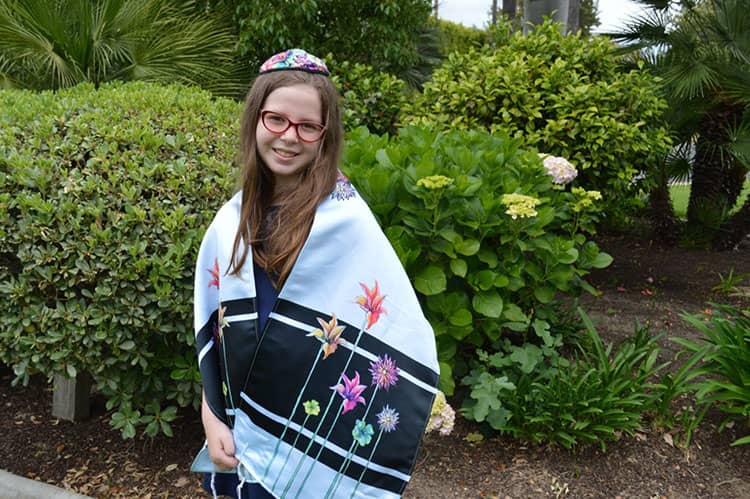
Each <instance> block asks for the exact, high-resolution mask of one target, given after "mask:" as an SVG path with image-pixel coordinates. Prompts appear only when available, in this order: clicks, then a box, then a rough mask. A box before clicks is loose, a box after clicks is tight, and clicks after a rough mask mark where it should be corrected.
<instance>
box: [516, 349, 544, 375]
mask: <svg viewBox="0 0 750 499" xmlns="http://www.w3.org/2000/svg"><path fill="white" fill-rule="evenodd" d="M542 357H543V353H542V349H541V348H539V347H538V346H536V345H531V344H526V345H524V346H523V347H513V352H512V353H511V354H510V359H511V360H512V361H513V362H515V363H517V364H518V365H519V367H520V368H521V371H523V372H524V373H526V374H529V373H531V372H532V371H533V370H534V368H535V367H536V366H537V364H538V363H539V362H540V361H541V360H542Z"/></svg>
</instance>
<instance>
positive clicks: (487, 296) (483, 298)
mask: <svg viewBox="0 0 750 499" xmlns="http://www.w3.org/2000/svg"><path fill="white" fill-rule="evenodd" d="M471 304H472V306H473V307H474V310H476V311H477V312H479V313H480V314H482V315H484V316H485V317H492V318H495V319H496V318H498V317H500V315H501V314H502V313H503V299H502V297H501V296H500V294H499V293H497V292H496V291H485V292H482V293H477V294H476V295H474V298H473V299H472V301H471Z"/></svg>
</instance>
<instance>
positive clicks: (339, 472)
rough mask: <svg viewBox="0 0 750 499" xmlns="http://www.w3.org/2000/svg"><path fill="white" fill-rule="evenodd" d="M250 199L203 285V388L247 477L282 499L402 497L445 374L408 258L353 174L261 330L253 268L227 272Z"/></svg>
mask: <svg viewBox="0 0 750 499" xmlns="http://www.w3.org/2000/svg"><path fill="white" fill-rule="evenodd" d="M240 200H241V196H240V193H238V194H236V195H235V196H234V197H233V198H232V199H231V200H230V201H229V202H228V203H227V204H226V205H224V206H223V207H222V208H221V209H220V210H219V212H218V213H217V215H216V217H215V219H214V221H213V222H212V223H211V225H210V227H209V228H208V230H207V232H206V235H205V237H204V240H203V243H202V245H201V249H200V252H199V256H198V262H197V266H196V280H195V331H196V348H197V351H198V359H199V365H200V369H201V376H202V378H203V383H204V390H205V393H206V398H207V400H208V403H209V406H210V408H211V410H212V411H213V412H214V413H215V414H216V415H217V416H219V417H220V418H221V419H222V420H224V421H225V422H226V423H227V424H228V425H230V426H232V427H233V432H234V438H235V447H236V450H237V454H236V457H237V458H238V459H239V461H240V463H241V464H240V467H239V471H240V475H241V476H243V477H245V478H247V479H250V480H253V481H258V482H260V484H261V485H262V486H263V487H264V488H266V489H267V490H268V491H269V492H271V494H272V495H274V496H275V497H295V498H321V497H337V498H338V497H399V496H400V495H401V493H402V491H403V488H404V487H405V486H406V484H407V483H408V481H409V478H410V476H411V471H412V468H413V465H414V462H415V460H416V455H417V449H418V445H419V442H420V438H421V436H422V434H423V432H424V428H425V426H426V424H427V420H428V418H429V414H430V408H431V406H432V401H433V398H434V395H435V393H436V387H437V383H438V379H439V372H438V363H437V354H436V348H435V340H434V335H433V332H432V328H431V327H430V325H429V323H428V322H427V320H426V319H425V317H424V315H423V313H422V311H421V308H420V304H419V301H418V300H417V297H416V295H415V294H414V291H413V289H412V287H411V284H410V282H409V279H408V277H407V275H406V273H405V272H404V270H403V267H402V266H401V264H400V262H399V260H398V257H397V255H396V253H395V252H394V250H393V248H392V247H391V245H390V244H389V242H388V240H387V238H386V237H385V235H384V234H383V232H382V231H381V229H380V227H379V226H378V224H377V221H376V220H375V218H374V216H373V215H372V213H371V212H370V210H369V208H368V207H367V205H366V203H365V202H364V201H363V200H362V199H361V198H360V197H359V196H358V194H357V193H356V191H355V189H354V188H353V187H352V185H351V184H350V183H349V181H348V179H346V177H344V176H343V175H340V176H339V180H338V182H337V185H336V188H335V190H334V191H333V193H331V195H330V196H329V197H328V198H327V199H326V200H325V201H324V202H323V203H321V205H320V206H319V207H318V210H317V212H316V215H315V220H314V222H313V225H312V229H311V231H310V234H309V236H308V238H307V240H306V242H305V244H304V246H303V248H302V251H301V252H300V255H299V257H298V259H297V261H296V263H295V265H294V267H293V269H292V272H291V273H290V275H289V277H288V279H287V281H286V283H285V284H284V286H283V288H282V289H281V291H280V293H279V297H278V300H277V301H276V304H275V305H274V308H273V312H272V313H271V315H270V317H269V320H268V323H267V324H266V327H265V330H264V331H262V332H260V331H257V310H256V309H255V285H254V277H253V268H252V261H251V258H249V257H248V259H247V263H246V265H245V266H244V268H243V269H241V272H240V275H239V276H237V275H228V274H227V269H229V268H230V263H231V262H230V257H231V251H232V246H233V242H234V238H235V234H236V233H237V226H238V221H239V214H240Z"/></svg>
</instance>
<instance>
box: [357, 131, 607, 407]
mask: <svg viewBox="0 0 750 499" xmlns="http://www.w3.org/2000/svg"><path fill="white" fill-rule="evenodd" d="M520 143H521V141H520V140H519V139H510V138H509V137H507V136H502V135H501V134H497V135H496V136H492V135H490V134H488V133H486V132H480V131H460V130H455V131H450V132H447V133H445V134H441V133H438V132H435V131H433V130H427V129H420V128H413V127H407V128H404V129H402V130H401V131H400V133H399V135H398V137H396V138H392V139H389V138H387V137H379V136H375V135H370V134H369V133H368V132H367V130H365V129H359V130H356V131H355V132H353V133H351V134H350V135H349V142H348V144H347V149H346V158H345V163H344V164H345V171H346V172H347V173H349V174H350V175H351V179H352V182H354V184H355V185H356V186H357V189H358V190H359V192H360V193H361V194H362V196H363V197H364V198H365V199H366V200H367V201H368V203H369V204H370V206H371V208H372V209H373V211H374V213H375V215H376V216H377V217H378V219H379V221H380V224H381V226H382V227H383V228H384V230H385V233H386V235H387V236H388V238H389V239H390V241H391V243H392V244H393V245H394V247H395V249H396V252H397V253H398V255H399V257H400V259H401V262H402V263H403V264H404V266H405V267H406V271H407V273H408V274H409V276H410V277H411V278H412V281H413V283H414V286H415V288H416V290H417V291H418V292H419V293H420V294H421V295H422V297H423V303H424V306H425V312H426V314H427V317H428V319H429V320H430V322H431V324H432V325H433V327H434V329H435V334H436V336H437V342H438V348H439V360H440V366H441V389H442V390H443V391H445V392H446V393H447V394H451V393H453V388H454V386H453V376H454V372H455V373H456V375H462V374H463V373H464V372H465V371H466V366H465V364H464V362H463V358H462V357H461V356H460V355H459V349H460V347H464V348H470V347H472V345H473V346H474V347H481V346H484V345H488V344H489V343H491V342H494V341H497V340H498V339H499V338H500V337H501V336H503V335H504V334H508V333H513V334H516V335H522V336H523V337H524V338H525V337H526V336H527V335H529V336H530V337H533V338H538V339H539V341H540V342H545V343H547V342H550V341H552V337H551V336H550V330H551V328H552V326H553V324H556V323H557V322H558V319H559V314H558V311H557V307H556V305H555V301H554V298H555V296H556V294H557V293H566V294H570V295H577V294H579V293H580V292H581V290H583V289H588V290H589V291H593V289H592V288H591V287H590V286H589V285H588V284H586V282H585V281H584V280H583V277H584V276H585V275H586V274H587V273H588V272H589V270H590V269H592V268H601V267H606V266H607V265H609V263H610V262H611V260H612V259H611V257H610V256H609V255H607V254H605V253H600V252H599V248H598V247H597V245H596V244H595V243H594V242H592V241H588V240H587V239H586V233H587V232H592V231H593V225H594V223H595V222H596V216H595V213H596V211H597V209H598V206H597V203H596V201H595V199H596V197H597V193H591V192H586V191H584V190H583V189H578V190H576V191H575V192H572V191H571V192H568V191H566V190H564V189H562V188H560V187H559V186H556V185H555V184H553V182H552V180H553V179H552V177H551V176H549V175H547V173H546V170H545V168H544V166H543V164H542V161H541V158H540V157H539V156H538V155H537V154H536V153H534V152H529V151H523V150H521V149H519V146H520Z"/></svg>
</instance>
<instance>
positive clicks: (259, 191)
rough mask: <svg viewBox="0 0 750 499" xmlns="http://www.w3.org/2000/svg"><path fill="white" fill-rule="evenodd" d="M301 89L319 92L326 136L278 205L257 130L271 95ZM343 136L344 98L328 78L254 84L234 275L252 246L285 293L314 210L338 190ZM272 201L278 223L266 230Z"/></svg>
mask: <svg viewBox="0 0 750 499" xmlns="http://www.w3.org/2000/svg"><path fill="white" fill-rule="evenodd" d="M299 84H306V85H311V86H312V87H314V88H315V89H316V90H317V91H318V95H320V101H321V104H322V110H323V119H324V124H325V126H326V130H325V133H324V135H323V138H322V139H321V141H320V142H319V144H318V154H317V156H316V158H315V160H314V161H313V163H312V164H311V165H310V166H308V167H307V168H306V169H305V170H304V171H303V172H302V173H301V174H300V180H299V185H298V186H297V187H296V188H295V189H294V190H292V191H290V192H287V193H284V195H283V197H282V198H281V199H276V200H274V199H273V195H274V177H273V174H272V173H271V172H270V171H269V169H268V167H267V166H266V165H265V164H264V163H263V160H262V159H261V157H260V155H259V154H258V149H257V144H256V140H255V130H256V127H257V124H258V119H259V118H260V112H261V110H262V109H263V104H264V103H265V101H266V98H267V97H268V95H269V94H270V93H271V92H273V91H274V90H276V89H277V88H280V87H288V86H292V85H299ZM343 136H344V131H343V125H342V119H341V106H340V103H339V94H338V91H337V90H336V87H335V86H334V85H333V82H331V80H330V78H328V77H327V76H324V75H321V74H313V73H307V72H304V71H294V70H287V71H274V72H270V73H265V74H262V75H260V76H258V77H257V78H256V79H255V82H254V83H253V86H252V88H250V91H249V92H248V94H247V97H246V98H245V110H244V112H243V114H242V121H241V126H240V151H239V163H240V166H241V169H242V170H241V174H240V181H241V184H242V208H241V210H240V224H239V227H238V229H237V235H236V236H235V238H234V248H233V249H232V265H233V269H232V272H231V273H232V274H239V270H240V269H241V268H242V266H243V265H244V264H245V260H246V259H247V251H248V241H249V244H250V245H251V246H252V254H253V260H254V261H255V263H257V264H258V265H259V266H260V267H262V268H263V269H265V270H266V271H267V272H268V274H269V276H270V277H271V279H272V281H274V285H275V286H276V289H281V286H283V285H284V282H285V281H286V279H287V277H288V276H289V273H290V272H291V270H292V267H293V266H294V262H295V261H296V260H297V256H298V255H299V252H300V251H301V250H302V245H303V244H304V243H305V240H306V239H307V235H308V234H309V233H310V228H311V227H312V223H313V218H314V216H315V210H316V209H317V207H318V205H319V204H320V203H321V202H322V201H323V200H324V199H325V198H326V197H327V196H328V195H329V194H330V193H331V192H332V191H333V188H334V187H335V185H336V178H337V171H338V165H339V160H340V158H341V148H342V145H343ZM272 201H274V202H278V203H280V206H279V208H278V211H277V213H276V214H275V215H274V219H273V223H270V224H266V223H265V222H264V221H265V220H266V218H267V215H268V212H269V208H270V207H271V203H272Z"/></svg>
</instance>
